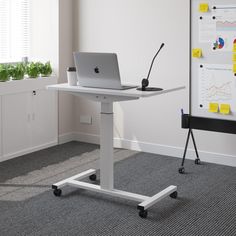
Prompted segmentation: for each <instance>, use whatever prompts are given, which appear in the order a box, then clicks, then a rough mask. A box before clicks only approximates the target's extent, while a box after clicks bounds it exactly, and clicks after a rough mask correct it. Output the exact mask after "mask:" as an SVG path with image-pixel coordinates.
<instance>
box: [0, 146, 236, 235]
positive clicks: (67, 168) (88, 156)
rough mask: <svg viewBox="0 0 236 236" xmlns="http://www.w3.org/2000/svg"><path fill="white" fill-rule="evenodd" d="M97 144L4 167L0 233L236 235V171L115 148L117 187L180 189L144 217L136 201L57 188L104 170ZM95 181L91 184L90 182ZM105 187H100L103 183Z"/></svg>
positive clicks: (18, 160)
mask: <svg viewBox="0 0 236 236" xmlns="http://www.w3.org/2000/svg"><path fill="white" fill-rule="evenodd" d="M98 148H99V147H98V146H97V145H92V144H86V143H79V142H70V143H67V144H63V145H58V146H55V147H52V148H48V149H45V150H42V151H38V152H35V153H32V154H28V155H24V156H22V157H18V158H15V159H12V160H9V161H5V162H2V163H0V235H1V236H8V235H27V236H28V235H44V236H47V235H63V236H64V235H78V236H80V235H81V236H83V235H85V236H87V235H88V236H89V235H93V236H95V235H97V236H98V235H109V236H113V235H122V236H123V235H131V236H132V235H135V236H139V235H141V236H142V235H143V236H144V235H155V236H156V235H184V236H185V235H186V236H191V235H194V236H195V235H197V236H198V235H204V236H205V235H214V236H218V235H223V236H228V235H232V236H233V235H234V236H235V235H236V168H234V167H228V166H222V165H216V164H209V163H202V165H195V164H194V163H193V161H189V160H187V161H186V164H185V169H186V174H184V175H181V174H179V173H178V171H177V170H178V167H179V165H180V162H181V160H180V159H178V158H174V157H168V156H160V155H155V154H149V153H140V152H135V151H129V150H123V149H116V150H115V151H114V152H115V153H114V156H115V161H116V163H115V168H114V172H115V173H114V175H115V188H117V189H121V190H125V191H131V192H135V193H140V194H144V195H150V196H152V195H154V194H155V193H157V192H159V191H161V190H162V189H164V188H166V187H167V186H169V185H177V186H178V198H177V199H172V198H169V197H167V198H165V199H163V200H162V201H160V202H158V203H157V204H155V205H154V206H152V207H151V208H150V209H149V210H148V217H147V218H146V219H142V218H140V217H139V216H138V210H137V209H136V207H137V203H135V202H133V201H129V200H124V199H119V198H113V197H110V196H106V195H103V194H99V193H94V192H90V191H86V190H80V189H75V188H73V187H69V186H66V187H64V188H62V191H63V194H62V196H61V197H55V196H54V195H53V193H52V190H51V185H52V184H53V183H55V182H57V181H60V180H62V179H64V178H67V177H70V176H72V175H74V174H77V173H79V172H81V171H83V170H86V169H88V168H98V167H99V163H98V156H99V149H98ZM86 181H89V180H86ZM98 182H99V181H97V183H98Z"/></svg>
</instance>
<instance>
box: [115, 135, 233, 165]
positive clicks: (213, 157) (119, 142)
mask: <svg viewBox="0 0 236 236" xmlns="http://www.w3.org/2000/svg"><path fill="white" fill-rule="evenodd" d="M114 146H115V147H119V148H127V149H131V150H136V151H142V152H149V153H155V154H160V155H165V156H173V157H178V158H182V156H183V152H184V148H183V147H174V146H167V145H161V144H154V143H147V142H139V141H133V140H127V139H120V138H115V139H114ZM198 154H199V157H200V159H201V161H204V162H210V163H215V164H221V165H227V166H235V167H236V156H233V155H228V154H221V153H214V152H206V151H201V150H198ZM195 158H196V154H195V151H194V149H188V151H187V154H186V159H191V160H194V159H195Z"/></svg>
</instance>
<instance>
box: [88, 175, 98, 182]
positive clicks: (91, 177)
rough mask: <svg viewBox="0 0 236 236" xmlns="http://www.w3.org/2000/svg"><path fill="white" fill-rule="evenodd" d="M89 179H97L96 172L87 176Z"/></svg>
mask: <svg viewBox="0 0 236 236" xmlns="http://www.w3.org/2000/svg"><path fill="white" fill-rule="evenodd" d="M89 179H90V180H92V181H95V180H96V179H97V175H96V174H92V175H90V176H89Z"/></svg>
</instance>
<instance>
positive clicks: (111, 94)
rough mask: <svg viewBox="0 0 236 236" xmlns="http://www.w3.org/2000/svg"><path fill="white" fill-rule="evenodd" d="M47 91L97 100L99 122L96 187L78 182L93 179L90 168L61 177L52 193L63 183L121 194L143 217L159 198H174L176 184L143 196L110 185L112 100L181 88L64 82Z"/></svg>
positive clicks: (129, 98)
mask: <svg viewBox="0 0 236 236" xmlns="http://www.w3.org/2000/svg"><path fill="white" fill-rule="evenodd" d="M47 88H48V89H50V90H58V91H64V92H67V93H70V94H73V95H76V96H81V97H85V98H87V99H90V100H93V101H97V102H100V103H101V125H100V186H99V185H95V184H90V183H85V182H82V181H80V180H81V179H83V178H85V177H87V176H89V177H90V180H92V181H93V180H96V170H94V169H90V170H87V171H84V172H82V173H80V174H78V175H75V176H72V177H70V178H67V179H65V180H62V181H60V182H58V183H55V184H53V185H52V188H53V189H54V194H55V195H56V196H60V195H61V193H62V191H61V189H60V188H61V187H63V186H65V185H70V186H74V187H77V188H82V189H87V190H92V191H95V192H100V193H105V194H109V195H112V196H116V197H121V198H125V199H129V200H134V201H137V202H139V204H138V209H139V215H140V216H141V217H142V218H146V217H147V209H148V208H149V207H150V206H152V205H153V204H155V203H156V202H158V201H160V200H161V199H163V198H164V197H166V196H169V195H170V197H172V198H176V197H177V187H176V186H173V185H171V186H169V187H167V188H166V189H164V190H162V191H161V192H159V193H157V194H155V195H154V196H151V197H149V196H144V195H140V194H135V193H130V192H125V191H121V190H117V189H114V188H113V182H114V181H113V165H114V163H113V162H114V161H113V102H116V101H127V100H135V99H139V98H141V97H150V96H155V95H160V94H163V93H169V92H173V91H176V90H180V89H183V88H184V86H182V87H177V88H172V89H164V90H162V91H154V92H145V91H137V90H136V89H129V90H111V89H97V88H85V87H79V86H69V85H68V84H56V85H50V86H48V87H47Z"/></svg>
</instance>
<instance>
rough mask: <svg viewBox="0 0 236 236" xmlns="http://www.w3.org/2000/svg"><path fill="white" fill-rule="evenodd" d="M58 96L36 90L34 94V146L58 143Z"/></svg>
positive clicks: (51, 92) (53, 93) (50, 92)
mask: <svg viewBox="0 0 236 236" xmlns="http://www.w3.org/2000/svg"><path fill="white" fill-rule="evenodd" d="M56 96H57V94H56V93H55V92H54V91H47V90H36V91H35V93H32V146H33V147H40V146H45V145H50V144H52V143H57V130H58V127H57V126H58V122H57V117H58V115H57V99H56V98H57V97H56Z"/></svg>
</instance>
